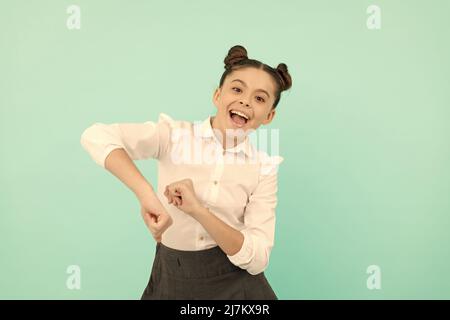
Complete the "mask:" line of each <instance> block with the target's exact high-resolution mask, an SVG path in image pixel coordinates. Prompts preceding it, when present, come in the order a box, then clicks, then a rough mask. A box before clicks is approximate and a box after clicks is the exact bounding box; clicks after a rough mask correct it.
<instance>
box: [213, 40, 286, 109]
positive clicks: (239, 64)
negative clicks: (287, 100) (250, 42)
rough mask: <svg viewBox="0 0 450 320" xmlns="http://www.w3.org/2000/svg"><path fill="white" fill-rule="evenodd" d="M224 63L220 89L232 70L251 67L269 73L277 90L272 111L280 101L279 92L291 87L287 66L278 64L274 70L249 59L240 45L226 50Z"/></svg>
mask: <svg viewBox="0 0 450 320" xmlns="http://www.w3.org/2000/svg"><path fill="white" fill-rule="evenodd" d="M223 62H224V63H225V71H224V73H223V74H222V77H221V78H220V83H219V87H222V85H223V82H224V81H225V78H226V77H227V76H228V75H229V74H230V73H231V72H233V71H234V70H237V69H241V68H245V67H253V68H257V69H261V70H264V71H266V72H267V73H269V74H270V75H271V76H272V78H273V79H274V80H275V83H276V84H277V89H276V92H275V102H274V103H273V107H272V108H273V109H275V108H276V106H277V104H278V102H279V101H280V96H281V92H282V91H285V90H288V89H289V88H290V87H291V86H292V79H291V76H290V74H289V72H288V69H287V65H285V64H284V63H280V64H278V66H277V67H276V68H275V69H274V68H272V67H271V66H268V65H267V64H265V63H262V62H260V61H258V60H254V59H249V58H248V56H247V50H246V49H245V48H244V47H243V46H240V45H236V46H233V47H232V48H231V49H230V50H228V54H227V56H226V57H225V59H224V60H223Z"/></svg>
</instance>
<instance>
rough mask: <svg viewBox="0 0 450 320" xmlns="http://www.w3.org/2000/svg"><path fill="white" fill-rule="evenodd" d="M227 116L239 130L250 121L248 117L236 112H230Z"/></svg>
mask: <svg viewBox="0 0 450 320" xmlns="http://www.w3.org/2000/svg"><path fill="white" fill-rule="evenodd" d="M228 115H229V116H230V119H231V122H232V123H233V124H234V125H236V126H237V127H239V128H242V127H243V126H245V124H246V123H247V122H248V121H249V120H250V118H249V116H247V115H246V114H245V113H243V112H240V111H237V110H230V111H229V112H228Z"/></svg>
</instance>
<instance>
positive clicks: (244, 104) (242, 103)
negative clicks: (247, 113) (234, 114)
mask: <svg viewBox="0 0 450 320" xmlns="http://www.w3.org/2000/svg"><path fill="white" fill-rule="evenodd" d="M239 103H240V104H241V105H243V106H246V107H249V106H250V105H249V104H248V103H244V102H242V101H239Z"/></svg>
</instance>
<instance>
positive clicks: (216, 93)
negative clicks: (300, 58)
mask: <svg viewBox="0 0 450 320" xmlns="http://www.w3.org/2000/svg"><path fill="white" fill-rule="evenodd" d="M219 100H220V87H218V88H217V89H216V90H215V91H214V94H213V98H212V101H213V103H214V105H215V106H216V107H218V104H219Z"/></svg>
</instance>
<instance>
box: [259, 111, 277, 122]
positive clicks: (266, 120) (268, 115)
mask: <svg viewBox="0 0 450 320" xmlns="http://www.w3.org/2000/svg"><path fill="white" fill-rule="evenodd" d="M274 117H275V108H272V110H270V111H269V113H268V114H267V117H266V119H264V120H263V122H262V124H264V125H267V124H269V123H271V122H272V120H273V118H274Z"/></svg>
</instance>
